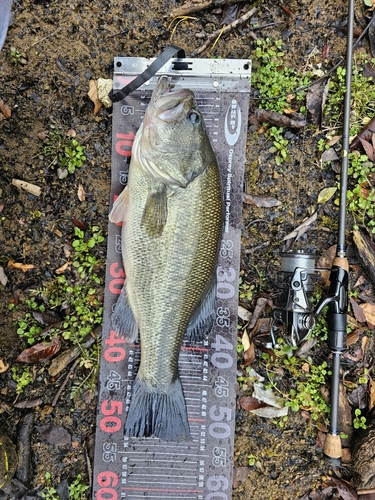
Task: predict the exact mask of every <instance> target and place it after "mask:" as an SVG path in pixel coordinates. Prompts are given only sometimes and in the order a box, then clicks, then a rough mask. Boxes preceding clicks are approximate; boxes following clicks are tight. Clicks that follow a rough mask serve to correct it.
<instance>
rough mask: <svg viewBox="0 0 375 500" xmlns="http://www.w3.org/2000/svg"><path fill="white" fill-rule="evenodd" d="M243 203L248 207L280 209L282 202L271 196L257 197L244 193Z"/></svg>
mask: <svg viewBox="0 0 375 500" xmlns="http://www.w3.org/2000/svg"><path fill="white" fill-rule="evenodd" d="M242 201H243V202H244V203H247V204H248V205H255V206H256V207H258V208H270V207H279V206H280V205H282V203H281V201H279V200H276V198H272V197H271V196H256V195H253V194H248V193H242Z"/></svg>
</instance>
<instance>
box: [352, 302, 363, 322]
mask: <svg viewBox="0 0 375 500" xmlns="http://www.w3.org/2000/svg"><path fill="white" fill-rule="evenodd" d="M350 305H351V306H352V311H353V314H354V317H355V319H356V320H357V321H359V322H360V323H365V322H366V315H365V313H364V312H363V310H362V308H361V306H360V305H359V304H358V303H357V302H356V301H355V300H354V299H353V297H350Z"/></svg>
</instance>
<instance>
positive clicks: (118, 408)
mask: <svg viewBox="0 0 375 500" xmlns="http://www.w3.org/2000/svg"><path fill="white" fill-rule="evenodd" d="M101 410H102V413H103V415H114V414H115V413H117V414H118V415H121V414H122V402H121V401H113V400H109V399H105V400H104V401H103V403H102V406H101Z"/></svg>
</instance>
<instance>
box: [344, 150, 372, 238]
mask: <svg viewBox="0 0 375 500" xmlns="http://www.w3.org/2000/svg"><path fill="white" fill-rule="evenodd" d="M348 175H349V176H350V177H351V179H350V185H349V189H348V191H347V199H348V205H347V206H348V209H349V210H350V211H351V212H352V214H353V216H354V217H355V218H356V219H357V220H358V221H359V222H360V223H361V224H364V225H365V224H366V225H367V226H369V227H371V230H372V232H373V233H375V219H374V215H375V209H374V207H375V185H374V184H375V165H374V163H372V162H371V161H369V159H368V157H367V155H364V154H360V153H358V151H353V152H352V153H349V167H348ZM353 181H354V182H353ZM354 228H355V229H358V225H357V224H355V225H354Z"/></svg>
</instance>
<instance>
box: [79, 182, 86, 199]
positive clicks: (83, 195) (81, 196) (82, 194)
mask: <svg viewBox="0 0 375 500" xmlns="http://www.w3.org/2000/svg"><path fill="white" fill-rule="evenodd" d="M77 196H78V199H79V201H86V192H85V189H84V187H83V186H82V184H78V192H77Z"/></svg>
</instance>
